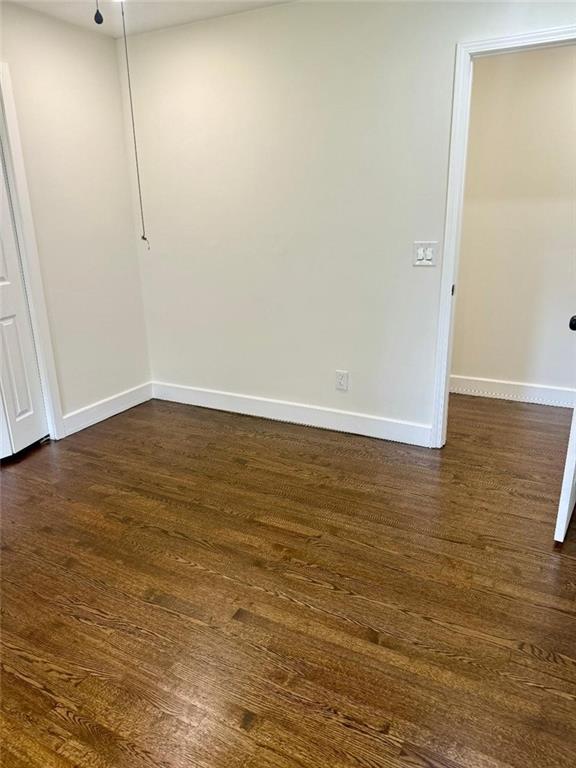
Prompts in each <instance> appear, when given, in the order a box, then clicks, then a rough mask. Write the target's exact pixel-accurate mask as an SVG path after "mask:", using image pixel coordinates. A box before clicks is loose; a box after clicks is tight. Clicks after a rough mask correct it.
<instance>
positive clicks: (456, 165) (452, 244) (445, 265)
mask: <svg viewBox="0 0 576 768" xmlns="http://www.w3.org/2000/svg"><path fill="white" fill-rule="evenodd" d="M571 43H576V26H569V27H556V28H554V29H546V30H543V31H541V32H530V33H528V34H524V35H512V36H510V37H497V38H493V39H489V40H478V41H476V42H471V43H459V44H458V45H457V47H456V71H455V76H454V99H453V107H452V132H451V137H450V158H449V165H448V191H447V197H446V222H445V227H444V258H443V262H442V277H441V287H440V313H439V319H438V334H437V342H436V370H435V375H434V405H433V409H434V410H433V418H432V434H431V440H430V444H431V446H432V448H442V446H443V445H444V444H445V443H446V426H447V422H448V398H449V394H450V393H449V386H450V368H451V362H452V339H453V330H454V301H453V298H452V286H454V285H455V284H456V277H457V272H458V258H459V251H460V239H461V232H462V212H463V203H464V184H465V176H466V154H467V148H468V129H469V121H470V102H471V96H472V72H473V61H474V59H475V58H478V57H480V56H490V55H494V54H499V53H510V52H512V51H520V50H531V49H534V48H544V47H552V46H558V45H569V44H571ZM568 320H569V318H566V322H568Z"/></svg>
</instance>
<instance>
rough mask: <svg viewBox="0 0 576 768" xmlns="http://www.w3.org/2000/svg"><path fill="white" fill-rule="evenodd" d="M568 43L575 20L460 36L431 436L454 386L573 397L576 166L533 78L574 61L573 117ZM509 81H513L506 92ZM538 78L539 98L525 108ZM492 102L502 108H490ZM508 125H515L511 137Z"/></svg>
mask: <svg viewBox="0 0 576 768" xmlns="http://www.w3.org/2000/svg"><path fill="white" fill-rule="evenodd" d="M574 43H576V29H574V28H569V29H564V30H549V31H547V32H543V33H539V34H534V35H527V36H520V37H514V38H510V39H500V40H493V41H481V42H478V43H469V44H463V45H461V46H459V47H458V52H457V69H456V82H455V95H454V111H453V125H452V141H451V155H450V176H449V190H448V199H447V219H446V231H445V258H444V265H443V273H442V296H441V310H440V326H439V340H438V348H437V370H436V392H435V409H434V424H433V441H432V444H433V446H434V447H441V446H443V445H444V443H445V442H446V426H447V415H448V404H449V392H450V390H452V391H457V392H464V393H468V394H471V395H480V396H484V397H493V398H502V399H508V400H518V401H521V402H539V403H547V404H548V405H557V406H563V407H567V408H572V409H573V407H574V385H575V384H576V334H574V333H572V332H571V331H570V322H571V315H573V314H574V313H575V312H576V306H572V303H574V302H575V301H576V299H575V298H574V297H575V296H576V242H575V240H576V237H575V236H574V216H575V213H576V211H575V201H576V188H575V184H576V178H575V176H576V174H575V172H574V168H571V167H570V161H569V159H568V157H567V155H568V154H569V152H568V146H569V145H568V144H566V150H565V155H566V156H565V157H563V155H562V147H561V146H559V144H560V141H561V139H562V133H563V131H564V130H565V128H566V126H565V124H564V123H562V122H561V121H559V122H558V123H556V124H555V123H554V118H553V117H551V116H550V115H549V114H546V112H547V107H546V104H545V101H546V98H545V97H548V98H549V97H550V92H551V90H552V89H551V88H548V89H547V88H546V83H545V82H539V80H545V79H546V75H547V74H549V72H550V71H551V70H553V69H554V67H556V68H557V71H559V70H558V68H559V67H561V66H568V62H569V61H570V62H571V63H572V64H571V68H570V69H566V70H565V71H566V74H565V78H564V86H566V94H565V96H566V102H567V103H566V104H565V105H564V106H565V110H566V113H567V115H569V118H570V121H571V122H574V119H576V115H575V114H574V110H575V109H576V105H575V104H574V100H573V97H572V96H571V95H570V94H572V93H573V92H574V87H575V85H576V47H575V46H574ZM545 49H550V50H545ZM547 54H550V56H549V57H548V58H546V56H547ZM544 62H546V64H545V65H544ZM572 67H573V68H574V71H572ZM524 70H525V71H526V75H527V77H526V83H527V86H526V89H525V92H522V89H521V87H520V88H519V82H520V79H521V78H520V74H521V71H524ZM473 74H474V88H473V84H472V76H473ZM502 78H504V80H505V79H506V78H508V81H507V82H503V81H502ZM514 80H516V82H513V81H514ZM569 81H570V82H569ZM552 85H554V86H556V87H557V86H558V83H557V82H556V81H554V82H550V83H548V86H552ZM506 88H508V89H510V88H515V90H512V91H510V90H509V93H508V97H505V94H506ZM538 88H540V101H541V102H542V104H541V106H540V108H536V109H534V108H533V109H532V112H531V111H530V106H531V100H532V102H535V101H536V102H537V98H536V99H535V98H534V91H538ZM510 93H512V95H513V98H511V97H510ZM473 95H474V96H473ZM473 98H474V100H473ZM499 99H500V102H499ZM471 105H472V109H471ZM496 107H497V108H498V110H499V112H500V115H498V113H496V114H494V109H495V108H496ZM532 107H534V103H532ZM490 109H491V110H492V114H488V112H489V110H490ZM524 109H526V110H528V111H527V112H526V114H525V115H523V116H522V115H521V114H520V113H521V112H522V111H523V110H524ZM479 113H480V114H479ZM526 115H528V117H526ZM522 120H523V121H524V124H523V123H522V122H518V123H517V124H516V126H515V125H514V123H515V121H522ZM526 120H528V121H529V122H530V125H529V126H527V125H526V124H525V123H526ZM514 127H516V128H517V129H518V128H520V129H521V130H517V134H518V136H517V139H516V137H515V136H514ZM507 132H508V134H509V135H508V136H507V135H506V133H507ZM556 134H558V135H556ZM479 136H480V137H481V138H480V139H479ZM565 140H566V142H568V141H569V138H568V137H565ZM489 141H490V142H491V144H492V147H491V150H490V152H488V151H487V150H488V142H489ZM483 142H484V145H485V146H482V143H483ZM522 143H524V145H525V146H524V147H520V145H521V144H522ZM520 148H522V149H523V150H524V151H525V152H526V153H527V154H526V157H525V159H524V161H523V162H522V160H520V161H519V162H518V156H519V149H520ZM468 150H469V151H468ZM467 151H468V153H467ZM531 152H532V155H531V154H530V153H531ZM538 153H540V154H538ZM530 186H532V190H530V189H529V188H530ZM534 190H536V191H534ZM487 192H489V194H487ZM453 287H455V291H454V288H453ZM554 288H556V292H554ZM550 291H552V293H551V294H550ZM453 293H454V294H455V297H454V299H452V294H453ZM479 310H481V311H479ZM450 374H452V378H451V375H450ZM567 415H568V416H569V414H567ZM575 433H576V417H573V426H572V437H571V439H570V448H569V450H568V453H567V459H566V464H565V468H564V483H563V490H562V498H561V501H560V506H559V509H558V519H557V525H556V531H555V537H554V538H555V540H556V541H558V542H560V541H562V540H563V539H564V536H565V534H566V530H567V527H568V523H569V520H570V515H571V512H572V510H573V508H574V503H575V501H576V456H575V455H574V454H575V451H574V448H575V446H574V443H575V441H576V435H575ZM559 440H562V441H563V440H564V437H563V436H559ZM558 491H560V488H558Z"/></svg>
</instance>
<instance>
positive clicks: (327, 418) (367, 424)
mask: <svg viewBox="0 0 576 768" xmlns="http://www.w3.org/2000/svg"><path fill="white" fill-rule="evenodd" d="M152 393H153V397H155V398H157V399H159V400H170V401H172V402H175V403H185V404H186V405H199V406H202V407H204V408H214V409H216V410H219V411H231V412H233V413H242V414H245V415H248V416H261V417H263V418H265V419H274V420H275V421H288V422H291V423H293V424H304V425H306V426H309V427H321V428H324V429H333V430H336V431H338V432H351V433H353V434H357V435H366V436H368V437H377V438H380V439H381V440H394V441H396V442H399V443H409V444H411V445H420V446H424V447H426V448H428V447H429V446H430V436H431V425H429V424H417V423H415V422H411V421H398V420H396V419H385V418H383V417H382V416H370V415H368V414H365V413H354V412H352V411H340V410H338V409H336V408H324V407H322V406H317V405H305V404H304V403H291V402H287V401H285V400H272V399H270V398H267V397H253V396H252V395H240V394H236V393H234V392H220V391H218V390H214V389H201V388H199V387H187V386H182V385H180V384H166V383H164V382H160V381H154V382H152Z"/></svg>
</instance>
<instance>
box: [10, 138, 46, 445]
mask: <svg viewBox="0 0 576 768" xmlns="http://www.w3.org/2000/svg"><path fill="white" fill-rule="evenodd" d="M0 154H1V156H2V180H1V183H0V198H1V199H0V393H1V395H2V401H3V411H4V416H5V426H6V427H7V431H8V436H9V438H10V444H11V448H12V453H16V452H17V451H20V450H22V448H26V447H27V446H28V445H31V444H32V443H35V442H36V441H37V440H40V439H41V438H42V437H45V436H46V435H47V434H48V424H47V420H46V412H45V409H44V400H43V396H42V385H41V383H40V373H39V369H38V361H37V359H36V350H35V347H34V338H33V336H32V326H31V323H30V314H29V311H28V301H27V297H26V290H25V287H24V280H23V277H22V268H21V262H20V255H19V251H18V240H17V233H16V227H15V223H14V218H13V209H12V206H11V204H10V197H9V194H10V193H9V189H8V183H7V179H6V163H5V155H4V147H2V146H1V145H0Z"/></svg>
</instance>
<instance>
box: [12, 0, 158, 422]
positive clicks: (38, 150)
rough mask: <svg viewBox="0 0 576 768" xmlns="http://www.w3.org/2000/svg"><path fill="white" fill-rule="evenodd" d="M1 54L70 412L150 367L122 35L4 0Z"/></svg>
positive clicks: (136, 379) (134, 380) (134, 381)
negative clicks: (120, 58)
mask: <svg viewBox="0 0 576 768" xmlns="http://www.w3.org/2000/svg"><path fill="white" fill-rule="evenodd" d="M0 58H1V59H2V60H3V61H6V62H7V63H8V65H9V67H10V72H11V76H12V82H13V87H14V97H15V101H16V109H17V113H18V119H19V125H20V133H21V139H22V145H23V152H24V161H25V166H26V172H27V178H28V185H29V188H30V193H31V203H32V209H33V216H34V222H35V229H36V236H37V240H38V248H39V255H40V260H41V265H42V277H43V281H44V286H45V292H46V300H47V305H48V313H49V321H50V327H51V334H52V338H53V343H54V348H55V356H56V365H57V371H58V379H59V385H60V390H61V395H62V400H63V408H64V411H65V413H68V412H70V411H75V410H76V409H79V408H82V407H84V406H88V405H91V404H92V403H94V402H96V401H99V400H101V399H104V398H108V397H110V396H114V395H117V394H118V393H119V392H122V391H123V390H126V389H130V388H132V387H135V386H138V385H140V384H142V383H144V382H147V381H148V380H149V377H150V376H149V368H148V357H147V348H146V339H145V331H144V321H143V309H142V299H141V289H140V275H139V267H138V254H137V239H136V238H135V236H134V222H133V219H132V207H131V200H130V182H129V171H128V167H129V166H128V163H129V160H128V154H127V147H126V143H125V135H124V125H123V119H122V98H121V90H120V80H119V72H118V67H117V57H116V44H115V41H114V40H112V39H111V38H106V37H102V36H100V35H97V34H94V33H92V32H88V31H82V30H81V29H79V28H77V27H73V26H70V25H68V24H64V23H62V22H60V21H56V20H54V19H51V18H49V17H48V16H45V15H43V14H39V13H35V12H33V11H30V10H28V9H26V8H22V7H19V6H14V5H12V4H9V3H3V4H2V49H1V51H0Z"/></svg>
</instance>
